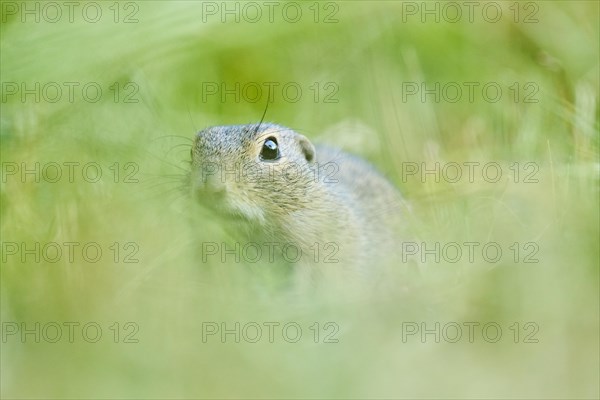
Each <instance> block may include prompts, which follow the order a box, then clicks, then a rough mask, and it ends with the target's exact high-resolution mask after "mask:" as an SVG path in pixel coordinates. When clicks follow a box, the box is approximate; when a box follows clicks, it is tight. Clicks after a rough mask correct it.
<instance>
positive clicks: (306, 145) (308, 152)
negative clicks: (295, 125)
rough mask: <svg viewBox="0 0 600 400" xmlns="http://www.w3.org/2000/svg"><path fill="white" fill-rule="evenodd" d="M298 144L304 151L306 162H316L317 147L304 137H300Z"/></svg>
mask: <svg viewBox="0 0 600 400" xmlns="http://www.w3.org/2000/svg"><path fill="white" fill-rule="evenodd" d="M298 144H299V145H300V149H302V153H303V154H304V158H306V161H308V162H309V163H312V162H313V161H314V160H315V146H313V144H312V143H311V142H310V140H308V139H307V138H306V137H305V136H302V135H298Z"/></svg>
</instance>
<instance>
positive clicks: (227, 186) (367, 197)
mask: <svg viewBox="0 0 600 400" xmlns="http://www.w3.org/2000/svg"><path fill="white" fill-rule="evenodd" d="M267 138H275V140H276V142H277V145H278V148H279V154H280V158H279V159H277V160H263V159H261V151H262V150H263V145H264V142H265V140H266V139H267ZM265 154H267V153H265ZM290 164H293V165H292V166H290ZM215 169H217V170H218V171H217V172H214V171H215ZM223 170H224V171H228V172H229V174H228V175H222V174H221V171H223ZM286 170H287V171H288V173H290V175H288V177H287V178H286V176H284V171H286ZM232 171H236V174H235V175H234V173H233V172H232ZM252 171H260V174H258V175H257V174H255V173H253V172H252ZM244 172H246V173H244ZM249 172H251V173H250V174H249ZM191 183H192V185H191V186H192V189H193V190H194V192H195V194H196V195H197V196H198V198H199V199H200V200H201V201H203V202H204V204H207V205H208V206H210V207H213V208H215V209H217V210H218V211H220V212H221V213H222V214H223V215H229V216H234V217H236V218H237V219H238V220H240V221H242V222H244V224H245V226H246V227H249V228H248V234H249V237H248V239H249V240H252V239H254V240H257V238H260V239H259V240H270V241H273V242H277V243H286V242H291V243H293V244H295V245H297V246H299V247H300V248H301V249H303V254H305V255H307V256H308V259H309V260H313V259H314V246H315V243H317V246H319V249H321V251H322V253H321V256H322V257H324V256H325V255H326V253H331V252H332V251H323V248H324V246H325V245H326V244H328V243H329V244H330V243H334V244H335V245H337V246H339V252H336V255H335V259H339V262H340V264H342V266H344V267H345V266H351V267H354V266H358V267H368V266H369V265H371V264H376V263H377V262H378V261H383V260H384V259H387V261H389V255H390V254H391V253H392V252H394V251H395V250H396V249H398V248H399V247H400V241H401V238H400V234H399V232H402V231H403V230H404V228H405V227H404V225H405V224H406V221H405V218H404V217H403V213H405V212H406V205H405V202H404V201H403V199H402V197H401V195H400V194H399V192H398V191H397V190H396V188H395V187H394V186H393V185H392V184H390V183H389V182H388V181H387V180H386V179H385V178H384V177H383V176H382V175H380V174H379V173H378V172H377V171H376V170H375V169H374V168H373V167H372V166H371V165H370V164H369V163H367V162H366V161H364V160H362V159H360V158H358V157H355V156H351V155H349V154H347V153H344V152H342V151H341V150H338V149H335V148H331V147H326V146H316V147H314V146H313V145H312V144H311V143H310V141H309V140H308V139H307V138H306V137H304V136H302V135H300V134H298V133H296V132H294V131H293V130H291V129H289V128H285V127H282V126H279V125H274V124H261V125H260V126H258V125H233V126H219V127H211V128H207V129H204V130H203V131H201V132H199V133H198V134H197V135H196V138H195V141H194V146H193V148H192V174H191ZM257 233H258V234H259V236H256V234H257ZM311 246H313V247H312V248H311ZM329 249H330V250H333V248H331V247H330V248H329Z"/></svg>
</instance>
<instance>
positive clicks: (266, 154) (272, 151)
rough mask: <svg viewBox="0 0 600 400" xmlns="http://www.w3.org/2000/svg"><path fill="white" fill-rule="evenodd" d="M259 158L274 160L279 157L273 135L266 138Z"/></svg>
mask: <svg viewBox="0 0 600 400" xmlns="http://www.w3.org/2000/svg"><path fill="white" fill-rule="evenodd" d="M260 158H261V159H263V160H276V159H278V158H279V146H277V139H275V138H274V137H270V138H267V140H265V143H264V144H263V147H262V150H261V151H260Z"/></svg>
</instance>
